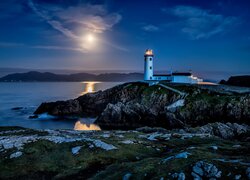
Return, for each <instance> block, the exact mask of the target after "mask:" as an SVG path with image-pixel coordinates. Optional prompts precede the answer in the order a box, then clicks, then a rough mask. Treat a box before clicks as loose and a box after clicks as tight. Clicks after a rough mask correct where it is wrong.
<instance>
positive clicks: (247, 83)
mask: <svg viewBox="0 0 250 180" xmlns="http://www.w3.org/2000/svg"><path fill="white" fill-rule="evenodd" d="M220 84H226V85H231V86H241V87H250V76H249V75H248V76H247V75H246V76H232V77H230V78H229V79H228V80H227V81H225V80H221V81H220Z"/></svg>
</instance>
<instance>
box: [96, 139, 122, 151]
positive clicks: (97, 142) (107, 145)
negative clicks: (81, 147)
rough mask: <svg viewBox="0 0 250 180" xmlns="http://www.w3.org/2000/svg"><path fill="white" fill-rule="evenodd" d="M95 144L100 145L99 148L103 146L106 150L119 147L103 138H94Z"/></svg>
mask: <svg viewBox="0 0 250 180" xmlns="http://www.w3.org/2000/svg"><path fill="white" fill-rule="evenodd" d="M93 144H94V145H95V147H99V148H102V149H104V150H106V151H110V150H114V149H117V147H115V146H113V145H111V144H107V143H105V142H103V141H101V140H94V141H93Z"/></svg>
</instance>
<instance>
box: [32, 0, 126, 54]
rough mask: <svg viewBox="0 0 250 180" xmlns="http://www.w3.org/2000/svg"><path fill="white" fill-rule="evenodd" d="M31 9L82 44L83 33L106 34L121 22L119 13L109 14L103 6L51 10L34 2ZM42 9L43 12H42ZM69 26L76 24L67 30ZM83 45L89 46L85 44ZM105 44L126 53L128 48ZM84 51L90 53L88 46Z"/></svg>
mask: <svg viewBox="0 0 250 180" xmlns="http://www.w3.org/2000/svg"><path fill="white" fill-rule="evenodd" d="M28 5H29V7H30V8H31V9H32V10H33V11H34V12H35V13H36V14H37V15H38V16H39V17H40V18H42V19H43V20H45V21H46V22H47V23H48V24H49V25H50V26H51V27H52V28H53V29H55V30H57V31H59V32H61V33H62V34H63V35H65V36H66V37H68V38H71V39H73V40H75V41H77V42H78V43H79V42H80V43H82V42H81V41H82V34H83V33H89V32H93V33H104V32H105V31H107V30H111V28H112V27H113V26H114V25H115V24H117V23H118V22H119V21H120V20H121V15H120V14H118V13H108V12H107V10H106V9H105V8H104V6H103V5H91V4H84V5H78V6H70V7H67V8H61V7H56V6H52V5H51V6H49V8H47V9H46V8H44V7H43V8H39V5H36V4H34V2H33V1H32V0H29V1H28ZM40 9H41V10H40ZM67 24H74V25H72V26H71V28H67V27H66V25H67ZM76 29H82V33H81V34H80V33H76V32H77V31H76ZM83 44H87V42H86V43H83ZM105 44H108V45H110V46H111V47H113V48H116V49H118V50H122V51H125V50H126V48H123V47H121V46H118V45H115V44H113V43H110V42H106V41H105ZM81 47H82V48H84V51H88V50H89V49H88V46H86V45H85V46H81Z"/></svg>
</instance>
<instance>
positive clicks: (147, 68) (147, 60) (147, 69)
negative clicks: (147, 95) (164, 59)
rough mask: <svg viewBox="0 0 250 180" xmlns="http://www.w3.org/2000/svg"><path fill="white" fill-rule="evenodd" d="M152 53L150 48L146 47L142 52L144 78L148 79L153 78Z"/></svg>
mask: <svg viewBox="0 0 250 180" xmlns="http://www.w3.org/2000/svg"><path fill="white" fill-rule="evenodd" d="M153 60H154V54H153V50H152V49H147V50H146V52H145V54H144V80H145V81H150V80H153V79H154V71H153V69H154V68H153Z"/></svg>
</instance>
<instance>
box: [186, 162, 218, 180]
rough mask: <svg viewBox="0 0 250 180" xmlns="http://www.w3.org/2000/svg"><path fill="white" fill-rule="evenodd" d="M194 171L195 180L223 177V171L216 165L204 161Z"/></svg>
mask: <svg viewBox="0 0 250 180" xmlns="http://www.w3.org/2000/svg"><path fill="white" fill-rule="evenodd" d="M192 170H193V171H192V173H191V174H192V176H193V177H194V178H195V179H203V178H208V179H217V178H220V177H221V171H219V170H218V169H217V167H216V166H215V165H213V164H211V163H207V162H204V161H198V162H197V163H196V164H195V165H194V166H193V168H192Z"/></svg>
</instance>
